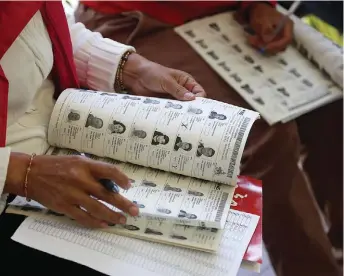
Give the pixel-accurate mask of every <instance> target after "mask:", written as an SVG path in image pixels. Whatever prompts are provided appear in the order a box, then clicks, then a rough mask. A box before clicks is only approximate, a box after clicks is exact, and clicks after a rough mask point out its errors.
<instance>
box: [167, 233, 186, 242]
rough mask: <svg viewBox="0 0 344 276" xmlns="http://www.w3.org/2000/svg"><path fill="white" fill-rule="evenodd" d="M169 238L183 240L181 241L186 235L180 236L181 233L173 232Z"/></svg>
mask: <svg viewBox="0 0 344 276" xmlns="http://www.w3.org/2000/svg"><path fill="white" fill-rule="evenodd" d="M170 238H171V239H176V240H183V241H185V240H187V238H186V237H184V236H181V235H175V234H172V235H171V236H170Z"/></svg>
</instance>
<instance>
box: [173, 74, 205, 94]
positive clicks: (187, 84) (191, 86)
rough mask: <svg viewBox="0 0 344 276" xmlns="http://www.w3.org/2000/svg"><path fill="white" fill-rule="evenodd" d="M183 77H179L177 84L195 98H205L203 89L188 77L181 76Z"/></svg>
mask: <svg viewBox="0 0 344 276" xmlns="http://www.w3.org/2000/svg"><path fill="white" fill-rule="evenodd" d="M183 76H184V77H180V79H179V81H178V83H179V84H180V85H181V86H183V87H184V88H186V89H187V90H188V91H190V92H192V93H193V94H195V95H196V96H197V97H205V96H206V93H205V91H204V89H203V87H202V86H201V85H200V84H199V83H198V82H197V81H196V80H195V79H194V78H193V77H191V76H190V75H187V74H186V75H183Z"/></svg>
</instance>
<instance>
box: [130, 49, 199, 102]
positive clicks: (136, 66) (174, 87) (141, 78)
mask: <svg viewBox="0 0 344 276" xmlns="http://www.w3.org/2000/svg"><path fill="white" fill-rule="evenodd" d="M123 82H124V86H125V87H126V88H127V89H129V90H130V91H132V92H133V93H134V94H136V95H140V96H158V94H169V95H171V96H173V97H174V98H176V99H178V100H182V101H189V100H194V99H195V97H205V96H206V94H205V91H204V89H203V88H202V87H201V86H200V85H199V84H198V83H197V82H196V81H195V79H194V78H193V77H192V76H190V75H189V74H187V73H185V72H183V71H179V70H175V69H171V68H167V67H164V66H162V65H159V64H157V63H154V62H151V61H149V60H147V59H145V58H143V57H142V56H140V55H138V54H136V53H133V54H131V55H130V56H129V58H128V61H127V62H126V64H125V66H124V68H123Z"/></svg>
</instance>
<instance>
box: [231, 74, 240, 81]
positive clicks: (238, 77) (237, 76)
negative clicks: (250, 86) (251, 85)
mask: <svg viewBox="0 0 344 276" xmlns="http://www.w3.org/2000/svg"><path fill="white" fill-rule="evenodd" d="M230 77H231V78H232V79H234V80H235V81H236V82H238V83H240V82H242V78H241V77H240V76H239V75H238V74H237V73H234V74H231V75H230Z"/></svg>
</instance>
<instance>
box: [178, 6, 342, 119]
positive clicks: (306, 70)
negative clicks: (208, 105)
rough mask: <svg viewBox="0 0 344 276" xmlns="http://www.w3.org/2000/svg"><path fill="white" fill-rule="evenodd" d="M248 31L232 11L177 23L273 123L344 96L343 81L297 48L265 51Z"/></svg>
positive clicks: (182, 31)
mask: <svg viewBox="0 0 344 276" xmlns="http://www.w3.org/2000/svg"><path fill="white" fill-rule="evenodd" d="M244 30H245V29H244V27H243V26H241V25H240V24H238V23H237V22H236V21H235V19H234V17H233V13H231V12H227V13H222V14H219V15H215V16H210V17H207V18H204V19H200V20H196V21H192V22H190V23H187V24H185V25H182V26H179V27H177V28H175V31H176V32H177V33H178V34H179V35H180V36H181V37H182V38H184V39H185V41H186V42H188V43H189V44H190V46H191V47H193V48H194V50H195V51H196V52H197V53H198V54H199V55H200V56H201V57H202V58H203V59H204V60H205V61H206V62H207V63H208V64H209V65H210V66H211V67H212V68H213V69H214V70H215V71H216V72H217V73H218V74H219V75H220V76H221V77H222V78H223V79H224V80H225V81H226V82H227V83H228V84H229V85H231V86H232V87H233V88H234V89H236V91H237V92H238V93H239V94H240V95H241V96H242V97H243V98H244V99H245V100H246V101H247V102H248V103H249V104H250V105H251V106H252V107H253V108H254V109H255V110H257V111H258V112H259V113H260V114H261V115H262V117H263V118H264V119H265V120H266V121H267V122H268V123H269V124H271V125H272V124H275V123H277V122H280V121H287V119H290V118H295V116H300V115H301V114H304V113H305V112H309V111H310V110H312V109H315V108H317V107H319V106H321V105H324V104H326V103H328V102H331V101H334V100H336V99H339V98H341V97H342V92H341V90H340V89H339V88H338V86H336V85H334V83H333V81H332V80H331V79H330V78H329V77H327V76H326V75H324V74H323V73H322V72H321V71H320V70H319V69H317V68H316V67H315V66H314V65H313V64H312V63H311V62H310V61H309V60H307V59H306V58H305V57H304V56H303V55H302V54H301V53H300V52H299V51H298V50H297V49H296V48H294V47H288V48H287V50H286V51H284V52H282V53H280V54H278V55H275V56H272V57H267V56H263V55H261V54H260V53H259V52H258V51H256V50H255V49H253V48H252V47H251V46H250V45H248V44H247V34H246V33H245V31H244Z"/></svg>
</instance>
